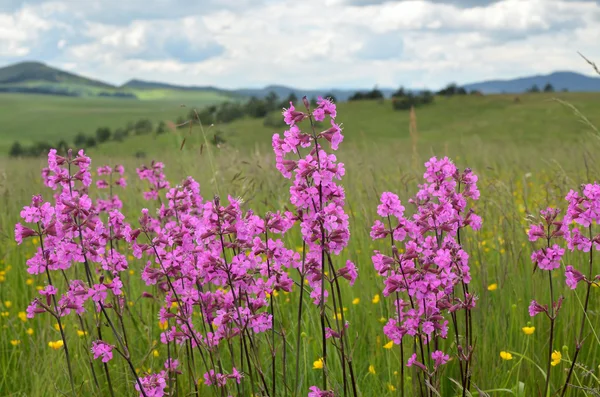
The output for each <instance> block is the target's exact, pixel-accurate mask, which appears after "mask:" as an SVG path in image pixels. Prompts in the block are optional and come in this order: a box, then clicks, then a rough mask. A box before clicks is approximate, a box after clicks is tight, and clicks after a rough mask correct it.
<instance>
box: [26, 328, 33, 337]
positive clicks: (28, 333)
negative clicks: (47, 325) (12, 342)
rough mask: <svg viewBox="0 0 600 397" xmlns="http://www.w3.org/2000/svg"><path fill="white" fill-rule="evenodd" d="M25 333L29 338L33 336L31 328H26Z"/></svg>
mask: <svg viewBox="0 0 600 397" xmlns="http://www.w3.org/2000/svg"><path fill="white" fill-rule="evenodd" d="M25 333H26V334H27V335H29V336H31V335H33V328H27V331H25Z"/></svg>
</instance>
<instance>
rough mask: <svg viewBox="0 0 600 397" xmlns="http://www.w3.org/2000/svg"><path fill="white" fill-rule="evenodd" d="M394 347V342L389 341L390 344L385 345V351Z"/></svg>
mask: <svg viewBox="0 0 600 397" xmlns="http://www.w3.org/2000/svg"><path fill="white" fill-rule="evenodd" d="M393 347H394V341H389V342H388V343H386V344H385V345H383V348H384V349H391V348H393Z"/></svg>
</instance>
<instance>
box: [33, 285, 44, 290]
mask: <svg viewBox="0 0 600 397" xmlns="http://www.w3.org/2000/svg"><path fill="white" fill-rule="evenodd" d="M35 289H37V290H38V291H41V290H43V289H44V286H43V285H36V286H35Z"/></svg>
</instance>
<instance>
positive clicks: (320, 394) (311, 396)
mask: <svg viewBox="0 0 600 397" xmlns="http://www.w3.org/2000/svg"><path fill="white" fill-rule="evenodd" d="M308 390H309V392H308V397H334V396H335V394H333V392H332V391H330V390H321V389H319V388H318V387H317V386H311V387H310V388H309V389H308Z"/></svg>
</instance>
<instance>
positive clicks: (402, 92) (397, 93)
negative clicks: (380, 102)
mask: <svg viewBox="0 0 600 397" xmlns="http://www.w3.org/2000/svg"><path fill="white" fill-rule="evenodd" d="M405 96H406V90H405V89H404V87H400V88H398V89H397V90H396V91H394V93H392V98H402V97H405Z"/></svg>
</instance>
